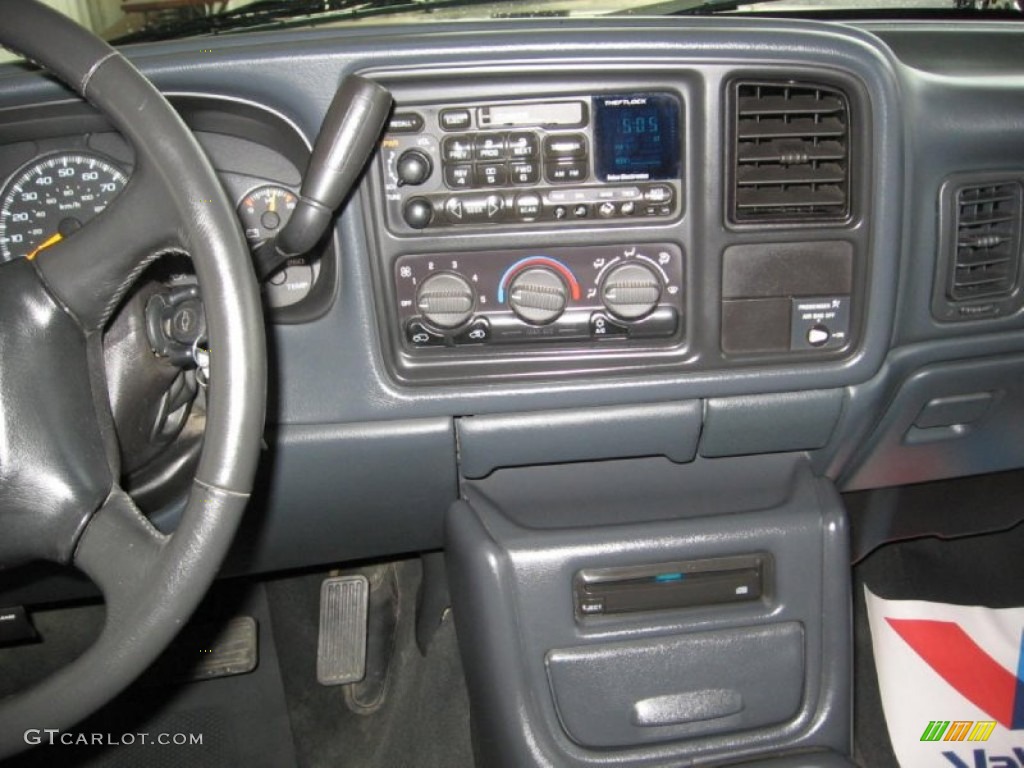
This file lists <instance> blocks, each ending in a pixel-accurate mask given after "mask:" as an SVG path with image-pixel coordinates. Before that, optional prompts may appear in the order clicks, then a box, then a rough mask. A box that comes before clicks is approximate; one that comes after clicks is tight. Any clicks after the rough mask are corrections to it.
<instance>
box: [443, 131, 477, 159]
mask: <svg viewBox="0 0 1024 768" xmlns="http://www.w3.org/2000/svg"><path fill="white" fill-rule="evenodd" d="M441 156H442V157H443V158H444V161H445V162H446V163H465V162H467V161H469V160H472V159H473V137H472V136H451V137H449V138H447V139H445V140H444V143H443V144H442V145H441Z"/></svg>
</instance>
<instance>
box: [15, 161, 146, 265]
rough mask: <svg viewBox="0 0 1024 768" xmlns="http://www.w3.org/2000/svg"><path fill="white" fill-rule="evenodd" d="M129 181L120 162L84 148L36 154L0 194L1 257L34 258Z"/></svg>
mask: <svg viewBox="0 0 1024 768" xmlns="http://www.w3.org/2000/svg"><path fill="white" fill-rule="evenodd" d="M127 182H128V177H127V176H125V174H124V172H122V171H121V170H120V169H119V168H117V167H116V166H114V165H112V164H111V163H110V162H109V161H107V160H105V159H104V158H102V157H100V156H99V155H94V154H91V153H87V152H62V153H59V154H54V155H48V156H45V157H42V158H36V159H35V160H33V161H31V162H30V163H29V164H28V165H27V166H25V167H24V168H21V169H20V170H18V171H17V172H15V174H14V176H13V177H12V178H11V181H10V183H9V184H8V185H7V186H6V187H5V188H4V190H3V193H2V194H0V260H2V261H10V260H11V259H17V258H21V257H27V258H30V259H31V258H34V257H35V255H36V254H37V253H38V252H39V251H41V250H42V249H43V248H46V247H48V246H51V245H53V244H54V243H56V242H58V241H60V240H62V239H64V238H65V237H68V236H70V235H72V234H74V232H75V230H77V229H78V228H79V227H81V226H82V225H83V224H85V223H86V222H87V221H89V219H91V218H92V217H94V216H95V215H96V214H98V213H100V212H101V211H102V210H103V209H104V208H106V207H107V205H108V204H109V203H110V201H111V200H113V199H114V197H115V196H116V195H117V193H118V192H120V191H121V190H122V189H123V188H124V185H125V184H126V183H127Z"/></svg>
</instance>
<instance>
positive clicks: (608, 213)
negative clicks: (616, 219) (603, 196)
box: [597, 201, 616, 219]
mask: <svg viewBox="0 0 1024 768" xmlns="http://www.w3.org/2000/svg"><path fill="white" fill-rule="evenodd" d="M615 213H616V209H615V203H609V202H607V201H606V202H603V203H601V205H600V206H598V208H597V215H598V216H600V217H601V218H602V219H610V218H611V217H612V216H614V215H615Z"/></svg>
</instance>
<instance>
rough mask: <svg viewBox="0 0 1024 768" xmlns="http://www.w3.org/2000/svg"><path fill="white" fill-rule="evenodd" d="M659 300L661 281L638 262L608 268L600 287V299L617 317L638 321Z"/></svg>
mask: <svg viewBox="0 0 1024 768" xmlns="http://www.w3.org/2000/svg"><path fill="white" fill-rule="evenodd" d="M660 299H661V281H660V280H659V279H658V276H657V275H656V274H655V272H654V270H653V269H651V268H650V267H649V266H647V265H646V264H642V263H640V262H635V261H634V262H630V263H627V264H620V265H618V266H617V267H615V268H614V269H612V270H611V271H610V272H609V273H608V275H607V276H606V277H605V279H604V285H602V287H601V301H603V302H604V305H605V307H606V308H607V309H608V311H609V312H611V313H612V314H613V315H615V316H616V317H617V318H619V319H620V320H639V319H640V318H641V317H644V316H645V315H649V314H650V313H651V312H653V311H654V310H655V308H656V307H657V306H658V301H659V300H660Z"/></svg>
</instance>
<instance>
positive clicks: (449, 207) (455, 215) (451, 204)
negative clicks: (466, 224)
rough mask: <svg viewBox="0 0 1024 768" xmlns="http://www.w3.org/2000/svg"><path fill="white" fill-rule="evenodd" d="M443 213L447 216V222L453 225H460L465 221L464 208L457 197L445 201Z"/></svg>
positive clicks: (460, 199)
mask: <svg viewBox="0 0 1024 768" xmlns="http://www.w3.org/2000/svg"><path fill="white" fill-rule="evenodd" d="M444 212H445V213H446V214H448V220H449V221H451V222H453V223H455V224H461V223H462V222H463V221H465V219H466V208H465V206H464V205H463V204H462V198H459V197H449V198H448V199H447V200H445V202H444Z"/></svg>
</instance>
